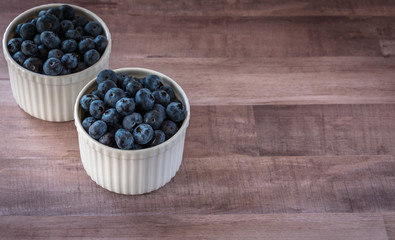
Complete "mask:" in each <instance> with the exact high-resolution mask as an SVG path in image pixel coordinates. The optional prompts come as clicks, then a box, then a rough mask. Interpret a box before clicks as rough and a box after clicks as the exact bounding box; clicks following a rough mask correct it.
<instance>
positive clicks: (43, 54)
mask: <svg viewBox="0 0 395 240" xmlns="http://www.w3.org/2000/svg"><path fill="white" fill-rule="evenodd" d="M37 49H38V55H37V56H38V57H39V58H41V59H47V58H48V48H46V47H45V46H44V45H43V44H40V45H38V46H37Z"/></svg>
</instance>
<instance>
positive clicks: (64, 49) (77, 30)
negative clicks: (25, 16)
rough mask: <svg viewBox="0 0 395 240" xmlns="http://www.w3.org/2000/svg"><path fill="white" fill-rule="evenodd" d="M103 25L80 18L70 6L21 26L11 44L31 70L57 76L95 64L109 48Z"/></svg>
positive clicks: (11, 49) (15, 56)
mask: <svg viewBox="0 0 395 240" xmlns="http://www.w3.org/2000/svg"><path fill="white" fill-rule="evenodd" d="M102 33H103V28H102V26H101V24H100V23H98V22H94V21H89V20H88V19H87V18H86V17H85V16H76V15H75V10H74V8H73V7H71V6H69V5H62V6H60V7H58V8H56V7H53V8H50V9H48V10H42V11H41V12H40V13H39V14H38V16H37V17H35V18H32V19H30V20H28V21H27V22H25V23H20V24H18V26H17V27H16V29H15V32H14V38H12V39H10V40H9V41H8V43H7V46H8V51H9V53H10V55H11V56H12V58H13V59H14V60H15V61H16V62H17V63H18V64H20V65H22V66H23V67H25V68H26V69H28V70H31V71H33V72H36V73H43V74H46V75H51V76H56V75H65V74H71V73H76V72H79V71H82V70H84V69H86V68H88V67H90V66H91V65H93V64H95V63H96V62H97V61H98V60H99V59H100V57H101V55H102V54H103V52H104V51H105V49H106V47H107V42H108V41H107V38H106V37H105V36H104V35H102Z"/></svg>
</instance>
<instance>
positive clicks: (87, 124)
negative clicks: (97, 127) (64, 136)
mask: <svg viewBox="0 0 395 240" xmlns="http://www.w3.org/2000/svg"><path fill="white" fill-rule="evenodd" d="M94 122H96V118H94V117H86V118H84V120H83V121H82V127H83V128H84V129H85V131H87V132H88V133H89V127H90V126H91V125H92V124H93V123H94Z"/></svg>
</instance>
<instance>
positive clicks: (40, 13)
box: [38, 10, 47, 17]
mask: <svg viewBox="0 0 395 240" xmlns="http://www.w3.org/2000/svg"><path fill="white" fill-rule="evenodd" d="M46 13H47V10H41V11H40V12H39V13H38V17H41V16H44V15H45V14H46Z"/></svg>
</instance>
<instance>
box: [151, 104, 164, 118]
mask: <svg viewBox="0 0 395 240" xmlns="http://www.w3.org/2000/svg"><path fill="white" fill-rule="evenodd" d="M152 110H156V111H158V112H159V113H160V114H161V115H162V118H163V120H166V108H165V107H164V106H162V105H160V104H158V103H156V104H154V106H153V107H152Z"/></svg>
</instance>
